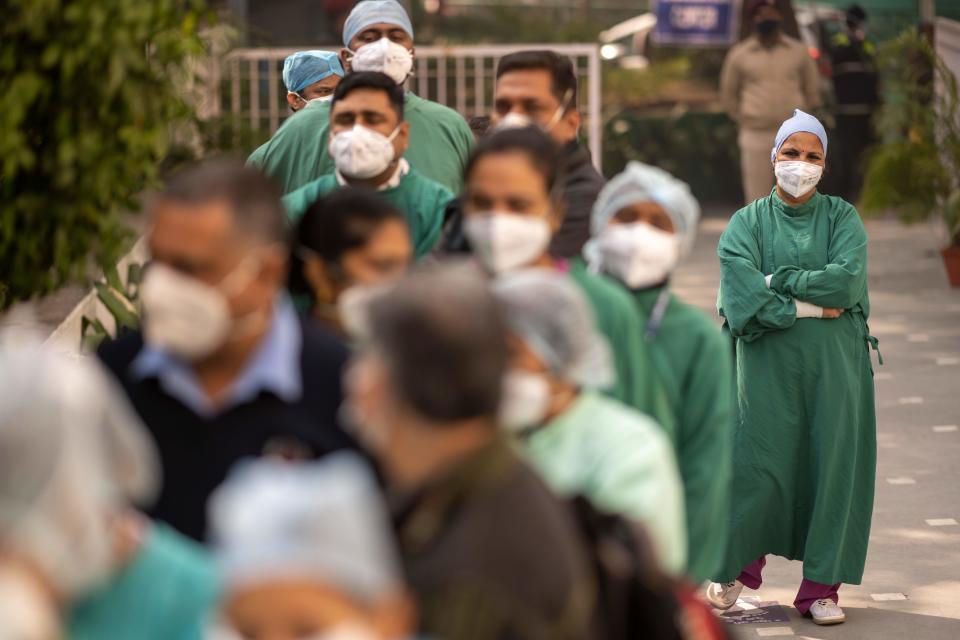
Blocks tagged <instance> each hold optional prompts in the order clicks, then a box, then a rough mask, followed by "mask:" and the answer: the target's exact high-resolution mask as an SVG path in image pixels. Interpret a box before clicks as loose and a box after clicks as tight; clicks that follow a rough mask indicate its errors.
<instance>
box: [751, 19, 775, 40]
mask: <svg viewBox="0 0 960 640" xmlns="http://www.w3.org/2000/svg"><path fill="white" fill-rule="evenodd" d="M753 26H754V27H755V28H756V30H757V33H758V34H760V35H761V36H769V35H773V34H774V33H776V32H777V31H778V30H779V29H780V21H779V20H761V21H760V22H755V23H754V25H753Z"/></svg>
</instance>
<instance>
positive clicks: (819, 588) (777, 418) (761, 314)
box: [707, 110, 876, 624]
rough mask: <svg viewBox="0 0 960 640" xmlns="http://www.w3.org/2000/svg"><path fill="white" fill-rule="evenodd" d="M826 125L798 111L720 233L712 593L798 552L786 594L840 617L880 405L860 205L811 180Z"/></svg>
mask: <svg viewBox="0 0 960 640" xmlns="http://www.w3.org/2000/svg"><path fill="white" fill-rule="evenodd" d="M826 156H827V135H826V132H825V131H824V128H823V125H821V124H820V122H819V121H818V120H817V119H816V118H814V117H813V116H811V115H809V114H806V113H803V112H802V111H800V110H796V111H795V112H794V115H793V117H792V118H790V119H788V120H787V121H785V122H784V123H783V125H782V126H781V127H780V131H779V132H778V133H777V137H776V141H775V145H774V147H773V150H772V152H771V160H772V161H773V162H774V172H775V174H776V176H777V185H776V187H775V188H774V189H773V191H772V192H771V193H770V195H769V196H767V197H765V198H760V199H759V200H756V201H755V202H753V203H751V204H749V205H747V206H746V207H744V208H743V209H741V210H740V211H738V212H737V213H736V214H734V216H733V218H732V219H731V220H730V224H729V226H728V227H727V229H726V231H724V233H723V235H722V236H721V238H720V244H719V247H718V250H717V253H718V255H719V258H720V297H719V308H720V313H721V315H722V316H723V317H724V319H725V321H726V327H727V329H728V330H729V332H730V333H731V334H732V336H733V337H734V338H735V339H736V366H737V402H738V415H737V421H736V435H735V449H734V475H733V487H734V498H733V502H732V505H731V520H730V525H731V529H730V542H729V546H728V550H727V554H726V562H725V563H724V567H723V569H722V570H721V572H720V573H719V574H718V575H717V576H716V579H717V583H714V584H711V585H710V587H709V588H708V590H707V597H708V599H709V600H710V601H711V603H713V604H714V606H716V607H718V608H721V609H725V608H729V607H730V606H732V605H733V604H734V603H735V602H736V600H737V596H738V595H739V594H740V591H741V589H743V587H744V586H747V587H749V588H751V589H756V588H759V586H760V583H761V581H762V580H761V570H762V569H763V565H764V558H765V556H766V554H769V553H773V554H776V555H779V556H783V557H785V558H789V559H791V560H802V561H803V582H802V584H801V585H800V590H799V593H798V594H797V598H796V600H795V601H794V606H796V607H797V609H798V610H799V611H800V613H802V614H805V615H808V616H810V617H812V618H813V621H814V622H816V623H817V624H836V623H839V622H843V621H844V614H843V611H842V610H841V609H840V607H839V606H838V605H837V602H838V595H837V590H838V589H839V587H840V584H841V583H849V584H859V583H860V581H861V578H862V577H863V567H864V562H865V559H866V553H867V541H868V538H869V535H870V518H871V514H872V511H873V493H874V474H875V468H876V413H875V408H874V389H873V368H872V364H871V360H870V348H869V347H870V345H872V346H873V347H874V348H876V339H875V338H873V337H871V336H870V334H869V330H868V328H867V317H868V316H869V313H870V302H869V299H868V296H867V236H866V232H865V231H864V228H863V224H862V223H861V221H860V216H859V215H858V213H857V211H856V209H854V207H853V206H852V205H851V204H849V203H848V202H845V201H844V200H842V199H840V198H836V197H833V196H826V195H823V194H821V193H819V192H818V191H817V190H816V185H817V183H818V182H819V180H820V177H821V175H822V173H823V167H824V163H825V160H826Z"/></svg>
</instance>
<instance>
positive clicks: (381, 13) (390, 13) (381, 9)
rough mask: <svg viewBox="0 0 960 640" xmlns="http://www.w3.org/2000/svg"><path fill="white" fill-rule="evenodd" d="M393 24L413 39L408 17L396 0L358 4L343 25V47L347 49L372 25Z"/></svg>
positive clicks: (372, 0) (378, 0) (379, 0)
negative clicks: (358, 35) (354, 39)
mask: <svg viewBox="0 0 960 640" xmlns="http://www.w3.org/2000/svg"><path fill="white" fill-rule="evenodd" d="M381 22H382V23H384V24H395V25H397V26H399V27H403V30H404V31H406V32H407V33H409V34H410V37H411V38H412V37H413V24H411V23H410V16H408V15H407V10H406V9H404V8H403V5H401V4H400V3H399V2H397V1H396V0H366V1H365V2H358V3H357V6H355V7H354V8H353V11H351V12H350V15H349V16H347V20H346V22H344V23H343V46H345V47H349V46H350V41H351V40H353V38H354V37H355V36H356V35H357V34H358V33H360V32H361V31H363V30H364V29H366V28H367V27H369V26H370V25H372V24H378V23H381Z"/></svg>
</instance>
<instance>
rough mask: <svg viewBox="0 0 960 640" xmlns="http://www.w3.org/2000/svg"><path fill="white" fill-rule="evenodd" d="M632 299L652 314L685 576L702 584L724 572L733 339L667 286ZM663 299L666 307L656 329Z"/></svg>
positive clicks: (650, 323)
mask: <svg viewBox="0 0 960 640" xmlns="http://www.w3.org/2000/svg"><path fill="white" fill-rule="evenodd" d="M661 294H662V295H663V296H664V297H663V298H662V299H661ZM634 299H635V300H636V301H637V303H638V304H639V305H640V310H641V311H642V312H643V316H644V318H646V319H648V320H647V322H648V324H647V327H648V328H649V331H645V334H646V340H647V343H648V344H649V346H650V351H651V354H652V356H653V361H654V364H655V365H656V367H657V372H658V373H659V375H660V380H661V381H662V382H663V384H664V387H665V389H666V392H667V397H668V398H669V400H670V406H671V408H672V409H673V413H674V416H675V417H676V421H677V428H676V432H675V434H674V439H673V445H674V447H675V449H676V452H677V460H678V462H679V465H680V476H681V477H682V478H683V489H684V502H685V504H686V507H687V515H686V521H687V540H688V547H687V574H688V575H689V576H690V577H691V578H692V579H693V580H694V582H697V583H700V582H703V581H704V580H706V579H707V578H710V577H712V576H713V575H714V573H715V572H716V571H717V570H719V569H720V566H721V563H722V562H723V556H724V553H725V552H726V547H727V529H728V522H727V519H728V517H729V513H730V481H731V474H732V465H731V460H732V457H733V362H731V360H732V358H731V354H730V342H729V340H727V339H726V338H724V336H723V334H722V333H721V332H720V328H719V327H718V326H717V325H716V324H714V322H713V321H712V320H711V319H710V317H709V316H707V314H705V313H703V312H702V311H700V310H699V309H697V308H695V307H693V306H691V305H688V304H686V303H684V302H682V301H681V300H679V299H678V298H677V297H676V296H675V295H673V293H671V292H670V291H669V289H667V288H666V287H654V288H651V289H645V290H643V291H637V292H634ZM660 300H663V303H661V305H662V304H664V303H665V305H666V306H664V307H662V308H663V312H662V316H661V319H660V321H659V326H656V327H655V326H654V325H656V324H657V322H656V320H655V318H654V316H655V315H656V314H655V308H657V307H658V302H659V301H660Z"/></svg>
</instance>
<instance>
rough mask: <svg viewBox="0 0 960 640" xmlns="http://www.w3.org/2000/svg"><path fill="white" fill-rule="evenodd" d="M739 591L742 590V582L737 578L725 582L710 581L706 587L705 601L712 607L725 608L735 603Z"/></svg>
mask: <svg viewBox="0 0 960 640" xmlns="http://www.w3.org/2000/svg"><path fill="white" fill-rule="evenodd" d="M741 591H743V583H742V582H740V581H739V580H734V581H733V582H727V583H726V584H720V583H719V582H711V583H710V586H709V587H707V591H706V593H705V595H706V598H707V602H709V603H710V605H711V606H712V607H713V608H714V609H723V610H726V609H729V608H730V607H732V606H733V605H735V604H737V598H739V597H740V592H741Z"/></svg>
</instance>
